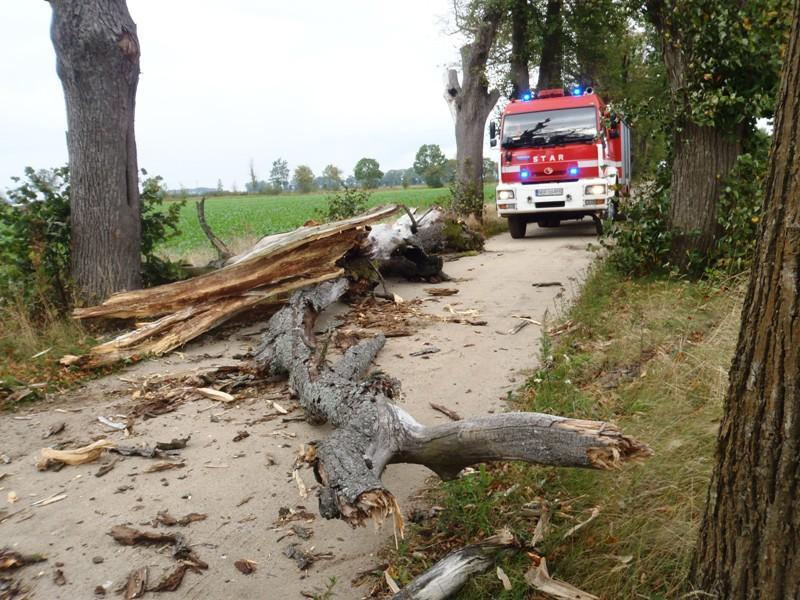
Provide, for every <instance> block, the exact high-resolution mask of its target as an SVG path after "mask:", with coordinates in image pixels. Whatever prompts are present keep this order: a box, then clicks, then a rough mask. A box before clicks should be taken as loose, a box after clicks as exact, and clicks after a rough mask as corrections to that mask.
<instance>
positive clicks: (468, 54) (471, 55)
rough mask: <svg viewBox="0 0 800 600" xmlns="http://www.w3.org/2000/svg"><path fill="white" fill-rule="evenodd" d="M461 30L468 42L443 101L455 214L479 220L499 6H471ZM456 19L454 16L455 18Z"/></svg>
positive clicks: (494, 94)
mask: <svg viewBox="0 0 800 600" xmlns="http://www.w3.org/2000/svg"><path fill="white" fill-rule="evenodd" d="M468 12H469V14H468V15H466V16H465V17H463V25H462V27H461V28H462V30H463V31H464V32H465V33H467V34H468V35H469V36H470V38H471V40H472V41H471V42H470V43H468V44H466V45H464V46H462V47H461V81H460V82H459V79H458V71H457V70H456V69H449V70H448V71H447V82H446V84H445V92H444V98H445V100H446V101H447V104H448V105H449V106H450V111H451V113H452V114H453V118H454V119H455V133H456V160H457V163H458V170H457V173H456V197H455V207H456V209H457V210H459V212H462V213H472V214H474V215H475V216H476V217H478V218H482V217H483V137H484V129H485V127H486V119H487V118H488V117H489V113H490V112H491V111H492V108H494V105H495V104H497V100H498V98H499V97H500V93H499V92H498V91H497V90H495V89H493V90H491V91H490V90H489V81H488V79H487V77H486V62H487V60H488V59H489V52H490V50H491V48H492V45H493V44H494V41H495V38H496V37H497V30H498V27H499V26H500V21H501V19H502V17H503V6H502V3H500V2H497V1H492V0H489V1H487V2H482V3H481V2H471V3H470V6H469V9H468ZM457 16H458V15H457Z"/></svg>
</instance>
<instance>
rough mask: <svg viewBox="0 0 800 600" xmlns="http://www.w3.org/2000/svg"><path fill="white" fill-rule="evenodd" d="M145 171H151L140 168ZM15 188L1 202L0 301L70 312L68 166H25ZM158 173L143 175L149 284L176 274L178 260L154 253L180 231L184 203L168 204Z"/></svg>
mask: <svg viewBox="0 0 800 600" xmlns="http://www.w3.org/2000/svg"><path fill="white" fill-rule="evenodd" d="M142 175H143V176H146V175H147V172H146V171H145V170H144V169H142ZM13 180H14V181H15V182H16V183H17V184H18V186H17V187H16V188H13V189H10V190H8V193H7V202H0V307H3V306H9V305H10V304H12V303H15V304H18V303H22V304H23V305H24V306H26V307H27V308H28V310H29V312H30V315H31V317H33V318H36V317H38V316H41V315H42V314H43V313H44V312H47V311H55V312H60V313H63V312H66V311H67V310H69V308H70V306H71V305H72V290H71V282H70V278H69V272H70V221H69V215H70V207H69V195H70V186H69V169H68V168H67V167H59V168H56V169H42V170H39V171H36V170H34V169H32V168H31V167H27V168H26V169H25V175H24V177H15V178H13ZM164 197H165V193H164V190H163V188H162V186H161V178H160V177H151V178H146V179H144V180H143V181H142V191H141V212H142V264H143V278H144V281H145V282H146V283H148V284H153V283H162V282H164V281H166V280H172V279H174V278H175V277H176V276H177V270H176V267H175V265H173V264H171V263H168V262H166V261H164V260H162V259H160V258H158V257H157V256H156V254H155V248H156V246H157V245H158V244H159V243H161V242H162V241H163V240H166V239H168V238H170V237H172V236H174V235H176V234H177V233H178V229H177V223H178V214H179V212H180V209H181V206H182V203H179V202H176V203H171V204H170V206H169V207H168V208H167V209H166V210H164V209H163V207H162V204H163V202H164Z"/></svg>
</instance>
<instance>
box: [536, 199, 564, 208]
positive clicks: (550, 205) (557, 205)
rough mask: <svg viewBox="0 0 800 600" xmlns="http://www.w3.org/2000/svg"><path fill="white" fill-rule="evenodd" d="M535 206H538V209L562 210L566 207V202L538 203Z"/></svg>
mask: <svg viewBox="0 0 800 600" xmlns="http://www.w3.org/2000/svg"><path fill="white" fill-rule="evenodd" d="M534 206H536V208H561V207H562V206H564V201H563V200H555V201H552V202H537V203H536V204H535V205H534Z"/></svg>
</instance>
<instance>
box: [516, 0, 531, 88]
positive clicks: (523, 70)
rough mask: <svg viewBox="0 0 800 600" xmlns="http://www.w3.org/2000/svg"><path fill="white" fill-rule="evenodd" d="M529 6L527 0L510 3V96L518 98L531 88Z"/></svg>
mask: <svg viewBox="0 0 800 600" xmlns="http://www.w3.org/2000/svg"><path fill="white" fill-rule="evenodd" d="M530 11H531V6H530V5H529V4H528V0H513V2H512V4H511V97H512V98H519V97H520V96H521V95H522V94H523V93H525V92H529V91H530V89H531V79H530V71H529V69H528V62H529V61H530V39H529V31H530V27H529V26H528V19H529V18H530Z"/></svg>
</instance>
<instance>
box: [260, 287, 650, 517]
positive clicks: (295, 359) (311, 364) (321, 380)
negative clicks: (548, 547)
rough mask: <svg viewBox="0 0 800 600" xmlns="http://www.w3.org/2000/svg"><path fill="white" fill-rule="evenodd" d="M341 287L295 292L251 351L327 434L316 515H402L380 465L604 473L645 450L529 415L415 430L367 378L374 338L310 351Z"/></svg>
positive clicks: (445, 474)
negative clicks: (488, 465)
mask: <svg viewBox="0 0 800 600" xmlns="http://www.w3.org/2000/svg"><path fill="white" fill-rule="evenodd" d="M346 289H347V282H346V281H345V280H343V279H340V280H337V281H330V282H326V283H323V284H320V285H317V286H315V287H313V288H311V289H307V290H302V291H298V292H296V293H295V294H294V295H293V296H292V299H291V301H290V302H289V303H288V304H287V305H286V306H285V307H283V308H282V309H281V310H279V311H278V312H277V313H276V314H275V315H274V316H273V317H272V319H271V320H270V322H269V325H268V330H267V332H266V333H265V334H264V337H263V339H262V342H261V344H260V346H259V347H258V349H257V350H256V351H255V353H254V360H255V362H256V363H257V364H258V365H259V366H260V367H261V368H262V369H264V370H266V371H268V372H270V373H271V374H274V375H276V374H286V375H288V378H289V386H290V388H291V389H292V390H293V391H294V393H295V394H296V395H297V396H298V397H299V399H300V403H301V404H302V406H303V407H304V408H305V411H306V415H307V418H308V419H309V421H310V422H312V423H316V424H320V423H324V422H328V423H330V424H331V425H332V426H333V427H334V428H335V429H334V431H333V432H332V433H331V434H330V436H328V437H327V438H326V439H324V440H322V441H321V442H319V443H318V445H317V452H316V462H315V473H316V476H317V479H318V480H319V482H320V483H321V484H322V487H321V490H320V494H319V506H320V513H321V514H322V515H323V516H324V517H326V518H337V517H338V518H342V519H344V520H345V521H347V522H349V523H351V524H352V525H361V524H363V523H364V522H365V521H367V520H376V521H379V522H382V521H383V520H384V519H386V518H387V517H388V516H390V515H391V516H393V518H394V523H395V526H396V527H397V528H399V529H400V530H401V531H402V517H401V516H400V512H399V507H398V505H397V502H396V500H395V498H394V496H393V495H392V493H391V492H390V491H389V490H388V489H387V488H386V487H385V486H384V484H383V482H382V481H381V474H382V473H383V470H384V468H385V467H386V465H387V464H390V463H400V462H402V463H414V464H421V465H424V466H426V467H428V468H429V469H431V470H432V471H434V472H435V473H436V474H437V475H439V476H440V477H441V478H442V479H452V478H454V477H456V476H457V475H458V473H459V472H460V471H461V470H462V469H464V468H465V467H468V466H470V465H474V464H477V463H483V462H488V461H504V460H521V461H525V462H530V463H538V464H543V465H553V466H562V467H567V466H569V467H585V468H596V469H611V468H615V467H618V466H620V465H621V464H622V463H624V462H627V461H630V460H632V459H638V458H642V457H645V456H648V455H649V454H650V449H649V448H648V447H647V446H646V445H644V444H642V443H640V442H638V441H636V440H634V439H632V438H630V437H627V436H625V435H623V434H622V433H621V432H620V431H619V429H617V428H616V427H615V426H614V425H611V424H609V423H603V422H597V421H584V420H578V419H568V418H564V417H557V416H552V415H544V414H538V413H508V414H502V415H492V416H485V417H478V418H475V419H465V420H462V421H458V422H453V423H446V424H443V425H437V426H432V427H428V426H424V425H422V424H420V423H418V422H417V421H416V420H415V419H414V418H413V417H412V416H411V415H409V414H408V413H406V412H405V411H404V410H403V409H401V408H400V407H398V406H397V405H395V404H393V403H392V398H394V397H396V396H397V394H398V391H399V382H397V381H395V380H393V379H390V378H388V377H386V376H382V375H378V376H373V377H369V376H366V373H367V371H368V369H369V366H370V363H371V362H372V360H373V358H374V357H375V356H376V355H377V353H378V352H379V351H380V349H381V348H382V347H383V344H384V341H385V339H384V337H383V335H379V336H377V337H375V338H373V339H370V340H366V341H363V342H361V343H359V344H358V345H356V346H353V347H352V348H350V349H348V350H347V351H346V352H345V353H344V355H343V356H342V357H341V359H339V360H338V361H337V362H336V363H335V364H333V365H331V364H328V363H327V362H325V361H324V360H322V359H321V358H320V356H319V354H318V352H317V348H316V344H315V338H314V323H315V321H316V318H317V316H318V315H319V313H320V312H321V311H322V310H324V309H325V308H326V307H327V306H329V305H330V304H331V303H333V302H334V301H336V299H337V298H339V297H340V296H341V295H342V294H344V293H345V291H346Z"/></svg>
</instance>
